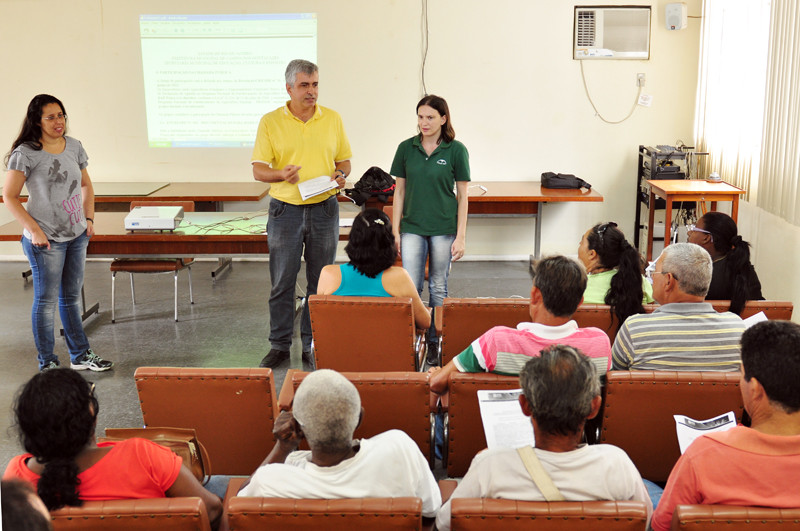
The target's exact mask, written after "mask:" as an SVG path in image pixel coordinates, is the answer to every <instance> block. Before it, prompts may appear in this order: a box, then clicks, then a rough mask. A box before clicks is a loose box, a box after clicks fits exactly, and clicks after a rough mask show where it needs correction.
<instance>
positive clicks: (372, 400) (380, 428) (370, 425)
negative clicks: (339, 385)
mask: <svg viewBox="0 0 800 531" xmlns="http://www.w3.org/2000/svg"><path fill="white" fill-rule="evenodd" d="M308 374H309V373H307V372H302V371H295V370H293V369H289V371H288V372H287V373H286V379H285V380H284V381H283V387H282V388H281V394H280V398H279V400H278V408H279V409H281V410H288V409H290V408H291V403H292V399H293V398H294V392H295V391H296V390H297V388H298V387H299V386H300V383H301V382H302V381H303V378H305V377H306V376H307V375H308ZM342 375H343V376H344V377H345V378H347V379H348V380H350V381H351V382H353V384H354V385H355V386H356V389H358V394H359V396H360V397H361V406H362V407H363V408H364V416H363V418H362V420H361V424H360V425H359V426H358V428H357V429H356V431H355V433H354V437H356V438H358V439H361V438H364V437H372V436H373V435H377V434H379V433H383V432H385V431H387V430H391V429H397V430H402V431H404V432H406V434H407V435H408V436H409V437H411V438H412V439H413V440H414V442H416V443H417V446H419V449H420V451H421V452H422V454H423V455H424V456H425V458H426V459H428V462H430V461H431V455H432V454H431V444H432V435H433V429H432V426H431V406H430V385H429V383H428V374H427V373H419V372H344V373H342Z"/></svg>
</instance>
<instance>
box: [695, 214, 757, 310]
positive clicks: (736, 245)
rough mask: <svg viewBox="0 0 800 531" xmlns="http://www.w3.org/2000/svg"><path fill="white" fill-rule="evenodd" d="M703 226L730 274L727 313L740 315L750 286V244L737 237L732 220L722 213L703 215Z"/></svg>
mask: <svg viewBox="0 0 800 531" xmlns="http://www.w3.org/2000/svg"><path fill="white" fill-rule="evenodd" d="M700 219H702V220H703V226H704V227H705V229H706V230H707V231H708V232H709V233H710V234H711V237H712V239H713V240H714V249H715V250H716V251H717V252H718V253H720V254H721V255H723V256H724V257H725V260H726V261H727V262H728V270H729V271H730V272H731V285H730V286H731V287H730V294H731V295H730V297H731V306H730V308H729V309H728V310H729V311H731V312H733V313H735V314H741V313H742V310H743V309H744V305H745V302H747V289H748V286H749V285H750V270H751V269H752V266H751V264H750V244H749V243H747V242H746V241H744V240H743V239H742V237H741V236H739V229H738V228H737V227H736V222H735V221H733V218H732V217H730V216H729V215H728V214H725V213H724V212H716V211H711V212H707V213H706V214H704V215H703V217H702V218H700Z"/></svg>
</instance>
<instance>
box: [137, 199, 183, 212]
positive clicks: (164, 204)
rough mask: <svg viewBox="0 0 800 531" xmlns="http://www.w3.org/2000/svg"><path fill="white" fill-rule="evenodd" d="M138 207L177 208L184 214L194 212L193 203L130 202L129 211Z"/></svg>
mask: <svg viewBox="0 0 800 531" xmlns="http://www.w3.org/2000/svg"><path fill="white" fill-rule="evenodd" d="M140 206H142V207H144V206H179V207H183V211H184V212H194V201H131V210H133V209H134V208H136V207H140Z"/></svg>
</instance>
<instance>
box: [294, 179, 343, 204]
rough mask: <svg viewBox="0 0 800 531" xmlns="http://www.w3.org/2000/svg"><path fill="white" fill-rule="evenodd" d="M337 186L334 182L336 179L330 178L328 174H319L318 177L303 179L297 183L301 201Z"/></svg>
mask: <svg viewBox="0 0 800 531" xmlns="http://www.w3.org/2000/svg"><path fill="white" fill-rule="evenodd" d="M337 187H338V185H337V184H336V180H331V176H330V175H320V176H319V177H316V178H314V179H309V180H307V181H303V182H301V183H298V185H297V188H298V189H299V190H300V196H301V197H302V198H303V201H305V200H306V199H308V198H309V197H314V196H315V195H319V194H321V193H324V192H327V191H328V190H333V189H334V188H337Z"/></svg>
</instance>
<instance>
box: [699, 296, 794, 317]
mask: <svg viewBox="0 0 800 531" xmlns="http://www.w3.org/2000/svg"><path fill="white" fill-rule="evenodd" d="M706 302H710V303H711V304H712V305H713V306H714V309H715V310H717V311H718V312H727V311H728V308H730V306H731V301H711V300H709V301H706ZM792 311H794V304H793V303H792V302H791V301H747V302H746V303H745V304H744V309H743V310H742V313H741V314H740V316H741V318H742V319H746V318H748V317H750V316H751V315H755V314H757V313H758V312H764V315H766V316H767V319H770V320H772V321H777V320H783V321H790V320H791V319H792Z"/></svg>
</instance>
